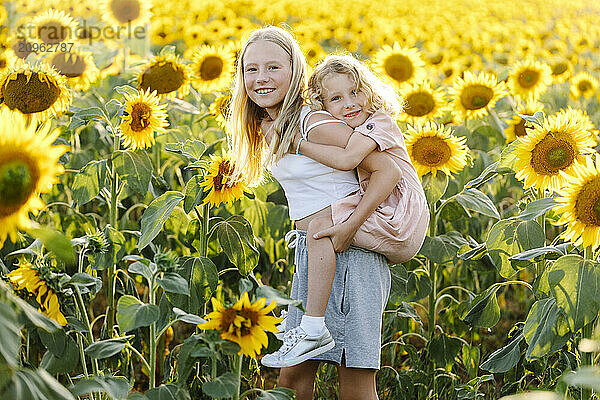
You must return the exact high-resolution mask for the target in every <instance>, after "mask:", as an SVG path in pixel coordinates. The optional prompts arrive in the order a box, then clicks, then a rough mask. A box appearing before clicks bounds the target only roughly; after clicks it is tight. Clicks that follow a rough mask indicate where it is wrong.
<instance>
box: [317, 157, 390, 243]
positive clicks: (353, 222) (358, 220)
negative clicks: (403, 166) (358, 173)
mask: <svg viewBox="0 0 600 400" xmlns="http://www.w3.org/2000/svg"><path fill="white" fill-rule="evenodd" d="M360 167H361V168H363V169H365V170H367V171H369V172H371V177H370V178H369V185H368V186H367V190H366V191H365V193H364V195H363V196H362V198H361V200H360V202H359V203H358V205H357V206H356V209H355V210H354V212H353V213H352V215H350V217H349V218H348V219H347V220H346V221H344V222H343V223H341V224H337V225H333V226H332V227H331V228H328V229H325V230H323V231H321V232H318V233H316V234H315V235H314V237H315V239H320V238H322V237H325V236H329V237H330V239H331V241H332V243H333V248H334V249H335V251H336V252H341V251H344V250H346V249H347V248H348V247H349V246H350V243H352V240H353V239H354V235H355V234H356V232H357V231H358V229H359V228H360V226H361V225H362V224H363V222H365V221H366V220H367V218H369V216H370V215H371V214H373V212H374V211H375V210H376V209H377V207H379V205H380V204H381V203H383V201H384V200H385V199H386V198H387V197H388V196H389V195H390V194H391V193H392V190H393V189H394V187H395V186H396V184H397V183H398V181H399V180H400V178H402V171H401V170H400V167H399V166H398V164H396V163H395V162H394V161H393V160H392V159H391V157H389V156H388V155H386V154H384V153H382V152H380V151H373V152H371V153H370V154H369V155H367V157H365V159H364V160H363V161H362V162H361V164H360Z"/></svg>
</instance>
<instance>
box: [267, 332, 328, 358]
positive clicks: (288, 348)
mask: <svg viewBox="0 0 600 400" xmlns="http://www.w3.org/2000/svg"><path fill="white" fill-rule="evenodd" d="M334 346H335V342H334V341H333V338H332V337H331V334H330V333H329V330H328V329H327V328H325V330H324V331H323V333H321V334H320V335H319V336H308V335H307V334H306V332H304V330H302V328H300V327H299V326H298V327H296V328H293V329H291V330H289V331H287V332H286V333H285V334H284V335H283V345H282V346H281V347H280V348H279V350H277V351H276V352H275V353H271V354H267V355H266V356H264V357H263V358H262V359H261V360H260V362H261V363H262V365H264V366H265V367H271V368H283V367H292V366H294V365H298V364H300V363H302V362H304V361H306V360H308V359H310V358H313V357H316V356H318V355H319V354H323V353H325V352H326V351H329V350H331V349H333V347H334Z"/></svg>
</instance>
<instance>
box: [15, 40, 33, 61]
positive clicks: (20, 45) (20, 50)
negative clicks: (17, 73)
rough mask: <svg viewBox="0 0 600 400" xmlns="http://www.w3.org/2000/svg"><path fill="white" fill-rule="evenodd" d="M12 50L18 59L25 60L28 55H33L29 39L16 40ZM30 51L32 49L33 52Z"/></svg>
mask: <svg viewBox="0 0 600 400" xmlns="http://www.w3.org/2000/svg"><path fill="white" fill-rule="evenodd" d="M11 49H12V51H14V52H15V54H16V55H17V57H19V58H22V59H23V60H25V59H26V58H27V56H28V55H30V54H31V53H33V48H32V45H31V43H29V42H28V41H27V39H17V40H15V43H14V44H13V46H12V47H11ZM28 49H31V51H28Z"/></svg>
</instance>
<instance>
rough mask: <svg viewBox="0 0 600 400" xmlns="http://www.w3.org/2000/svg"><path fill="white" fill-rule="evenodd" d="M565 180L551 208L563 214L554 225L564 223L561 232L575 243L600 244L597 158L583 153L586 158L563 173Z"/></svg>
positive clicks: (563, 236) (598, 161) (598, 166)
mask: <svg viewBox="0 0 600 400" xmlns="http://www.w3.org/2000/svg"><path fill="white" fill-rule="evenodd" d="M565 176H566V177H567V184H566V185H565V186H564V187H563V188H562V189H560V190H559V194H560V196H561V197H559V198H557V199H556V201H557V203H558V206H556V207H554V211H556V212H557V213H558V214H562V215H561V216H560V218H559V220H558V221H557V222H556V225H567V227H566V229H565V230H564V231H563V232H562V233H561V234H560V237H561V238H562V239H564V240H568V241H570V242H572V243H573V245H575V246H580V245H583V247H584V248H585V247H589V246H592V248H593V250H596V249H597V248H598V247H600V160H598V157H597V156H596V157H595V158H594V159H592V157H586V159H585V162H584V163H582V164H578V165H576V166H574V167H573V169H572V171H571V172H570V174H568V175H567V174H565Z"/></svg>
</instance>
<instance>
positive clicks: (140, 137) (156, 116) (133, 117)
mask: <svg viewBox="0 0 600 400" xmlns="http://www.w3.org/2000/svg"><path fill="white" fill-rule="evenodd" d="M159 101H160V98H159V97H158V96H157V95H156V92H152V93H150V89H147V90H145V91H140V92H139V93H138V94H137V95H127V94H126V95H125V108H124V110H123V118H122V122H121V125H120V126H119V131H120V135H121V137H122V139H123V145H124V146H125V147H128V148H130V149H131V150H134V151H135V150H137V149H145V148H147V147H150V146H152V145H153V144H154V143H155V140H154V134H158V133H164V132H165V128H164V127H165V126H167V125H168V122H167V112H166V110H165V108H166V107H167V105H166V104H161V105H159Z"/></svg>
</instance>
